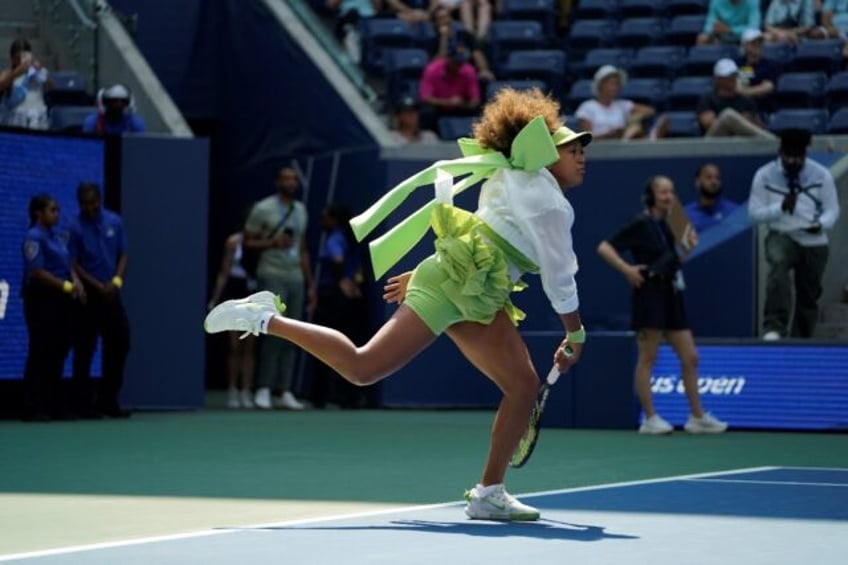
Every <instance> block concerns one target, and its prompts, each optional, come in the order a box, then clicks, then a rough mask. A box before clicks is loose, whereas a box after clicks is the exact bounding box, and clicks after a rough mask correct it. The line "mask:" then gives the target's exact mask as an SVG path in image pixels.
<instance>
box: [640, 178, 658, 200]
mask: <svg viewBox="0 0 848 565" xmlns="http://www.w3.org/2000/svg"><path fill="white" fill-rule="evenodd" d="M656 179H657V177H655V176H653V177H651V178H649V179H648V180H647V182H645V188H644V190H643V191H642V204H643V205H644V206H645V207H646V208H653V207H654V204H656V202H657V200H656V196H655V195H654V181H655V180H656Z"/></svg>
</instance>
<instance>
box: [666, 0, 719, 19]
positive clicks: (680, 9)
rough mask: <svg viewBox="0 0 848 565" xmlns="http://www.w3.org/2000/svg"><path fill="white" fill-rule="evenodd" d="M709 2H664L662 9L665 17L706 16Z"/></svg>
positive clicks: (689, 0) (676, 0)
mask: <svg viewBox="0 0 848 565" xmlns="http://www.w3.org/2000/svg"><path fill="white" fill-rule="evenodd" d="M709 5H710V0H665V2H664V8H665V14H666V16H668V17H670V18H673V17H675V16H691V15H697V14H706V13H707V9H708V8H709Z"/></svg>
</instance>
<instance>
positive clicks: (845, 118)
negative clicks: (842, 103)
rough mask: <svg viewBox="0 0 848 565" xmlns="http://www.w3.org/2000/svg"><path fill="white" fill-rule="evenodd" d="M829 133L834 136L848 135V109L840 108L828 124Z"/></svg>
mask: <svg viewBox="0 0 848 565" xmlns="http://www.w3.org/2000/svg"><path fill="white" fill-rule="evenodd" d="M827 133H830V134H834V135H845V134H848V108H840V109H839V110H837V111H836V112H835V113H834V114H833V115H832V116H831V117H830V122H829V123H828V124H827Z"/></svg>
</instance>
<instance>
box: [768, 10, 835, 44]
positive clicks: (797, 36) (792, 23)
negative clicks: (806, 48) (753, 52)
mask: <svg viewBox="0 0 848 565" xmlns="http://www.w3.org/2000/svg"><path fill="white" fill-rule="evenodd" d="M814 9H815V6H814V1H813V0H771V2H769V5H768V9H767V10H766V14H765V16H764V17H763V29H764V30H765V38H766V41H769V42H785V43H789V44H791V45H798V43H800V41H801V39H803V38H805V37H810V38H815V39H821V38H822V37H824V33H823V32H822V30H821V29H819V28H818V27H816V16H815V11H814Z"/></svg>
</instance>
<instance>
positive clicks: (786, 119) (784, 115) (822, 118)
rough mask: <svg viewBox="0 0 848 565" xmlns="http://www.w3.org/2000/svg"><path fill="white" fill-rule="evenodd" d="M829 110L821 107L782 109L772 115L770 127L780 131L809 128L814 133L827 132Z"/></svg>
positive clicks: (772, 129) (774, 130) (776, 131)
mask: <svg viewBox="0 0 848 565" xmlns="http://www.w3.org/2000/svg"><path fill="white" fill-rule="evenodd" d="M828 122H829V120H828V114H827V110H822V109H819V108H805V109H782V110H778V111H777V112H775V113H774V114H772V115H771V119H770V120H769V123H768V128H769V129H770V130H771V131H773V132H775V133H778V132H780V131H783V130H785V129H789V128H800V129H807V130H810V131H811V132H813V134H814V135H819V134H823V133H827V127H828Z"/></svg>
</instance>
